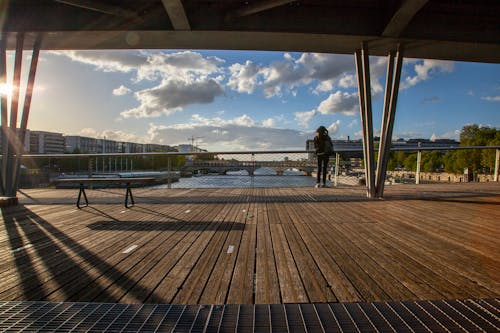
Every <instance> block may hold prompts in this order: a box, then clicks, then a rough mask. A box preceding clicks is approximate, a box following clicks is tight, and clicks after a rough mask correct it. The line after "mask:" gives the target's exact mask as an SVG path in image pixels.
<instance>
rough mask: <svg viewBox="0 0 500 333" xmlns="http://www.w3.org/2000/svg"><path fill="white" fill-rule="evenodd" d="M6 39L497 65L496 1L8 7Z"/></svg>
mask: <svg viewBox="0 0 500 333" xmlns="http://www.w3.org/2000/svg"><path fill="white" fill-rule="evenodd" d="M2 6H4V7H5V8H3V13H5V15H4V16H3V17H0V23H1V22H2V21H3V29H2V32H3V33H2V35H3V37H4V38H6V40H7V47H8V48H11V49H12V48H14V47H15V37H16V35H17V33H18V32H25V33H26V45H25V47H26V48H29V47H30V45H32V43H33V40H34V38H35V36H36V35H37V33H39V32H42V33H43V37H42V49H239V50H279V51H311V52H329V53H353V52H354V51H355V50H356V49H359V48H360V46H361V44H362V43H365V44H366V45H367V47H368V49H369V51H370V53H371V54H374V55H386V54H387V53H388V52H389V51H391V50H395V49H397V48H398V45H401V47H403V48H404V50H405V56H407V57H418V58H434V59H449V60H463V61H480V62H494V63H499V62H500V2H499V1H498V0H487V1H479V0H379V1H375V0H349V1H345V0H308V1H305V0H304V1H293V0H258V1H250V0H248V1H234V0H218V1H214V0H102V1H97V0H15V1H14V0H11V1H4V2H2Z"/></svg>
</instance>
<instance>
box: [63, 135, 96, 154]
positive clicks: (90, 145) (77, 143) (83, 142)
mask: <svg viewBox="0 0 500 333" xmlns="http://www.w3.org/2000/svg"><path fill="white" fill-rule="evenodd" d="M64 139H65V140H66V152H70V153H72V152H75V151H79V152H80V153H97V146H98V143H97V139H96V138H87V137H84V136H77V135H68V136H65V137H64Z"/></svg>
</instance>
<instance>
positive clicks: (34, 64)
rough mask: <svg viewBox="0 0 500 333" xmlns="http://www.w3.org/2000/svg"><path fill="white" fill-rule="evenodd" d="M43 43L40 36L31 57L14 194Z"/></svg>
mask: <svg viewBox="0 0 500 333" xmlns="http://www.w3.org/2000/svg"><path fill="white" fill-rule="evenodd" d="M41 42H42V38H41V35H38V36H37V38H36V40H35V44H34V45H33V51H32V55H31V64H30V71H29V75H28V83H27V86H26V94H25V96H24V104H23V114H22V118H21V126H20V128H19V133H18V134H17V140H16V144H17V145H16V159H15V162H14V175H13V177H12V178H13V184H12V186H13V189H12V192H13V193H16V192H17V188H18V185H19V172H20V167H21V156H22V154H23V152H24V144H23V143H24V137H25V135H26V129H27V127H28V119H29V115H30V107H31V97H32V96H33V87H34V84H35V76H36V69H37V67H38V56H39V55H40V45H41Z"/></svg>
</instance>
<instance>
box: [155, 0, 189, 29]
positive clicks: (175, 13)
mask: <svg viewBox="0 0 500 333" xmlns="http://www.w3.org/2000/svg"><path fill="white" fill-rule="evenodd" d="M161 2H162V3H163V7H165V10H166V11H167V14H168V17H169V18H170V22H171V23H172V26H173V27H174V30H191V25H190V24H189V20H188V18H187V15H186V11H185V9H184V6H183V5H182V1H181V0H161Z"/></svg>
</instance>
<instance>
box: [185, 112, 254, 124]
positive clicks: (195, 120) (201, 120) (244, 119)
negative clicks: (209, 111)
mask: <svg viewBox="0 0 500 333" xmlns="http://www.w3.org/2000/svg"><path fill="white" fill-rule="evenodd" d="M191 124H192V126H215V127H220V126H228V125H237V126H245V127H251V126H255V124H256V123H255V121H254V120H253V119H252V118H251V117H250V116H248V115H246V114H243V115H241V116H239V117H236V118H233V119H222V118H220V117H214V118H207V117H203V116H201V115H199V114H194V115H192V116H191Z"/></svg>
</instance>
